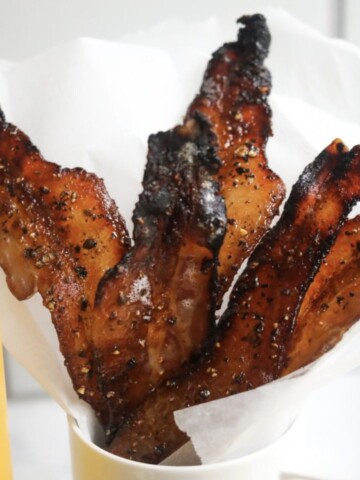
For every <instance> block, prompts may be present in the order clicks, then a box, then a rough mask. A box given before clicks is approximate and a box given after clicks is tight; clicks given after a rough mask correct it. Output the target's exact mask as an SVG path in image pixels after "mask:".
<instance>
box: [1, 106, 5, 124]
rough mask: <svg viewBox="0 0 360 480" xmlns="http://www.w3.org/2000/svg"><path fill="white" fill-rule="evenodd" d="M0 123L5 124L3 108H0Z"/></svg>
mask: <svg viewBox="0 0 360 480" xmlns="http://www.w3.org/2000/svg"><path fill="white" fill-rule="evenodd" d="M0 121H1V122H5V115H4V112H3V111H2V109H1V107H0Z"/></svg>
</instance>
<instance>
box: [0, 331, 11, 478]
mask: <svg viewBox="0 0 360 480" xmlns="http://www.w3.org/2000/svg"><path fill="white" fill-rule="evenodd" d="M1 345H2V344H1V332H0V478H1V480H11V479H12V468H11V458H10V442H9V431H8V423H7V414H6V390H5V374H4V362H3V354H2V347H1Z"/></svg>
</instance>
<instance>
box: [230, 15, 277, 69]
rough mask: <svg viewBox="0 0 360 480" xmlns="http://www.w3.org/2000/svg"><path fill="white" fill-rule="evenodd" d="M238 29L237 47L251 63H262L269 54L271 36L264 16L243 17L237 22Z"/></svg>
mask: <svg viewBox="0 0 360 480" xmlns="http://www.w3.org/2000/svg"><path fill="white" fill-rule="evenodd" d="M237 23H239V24H240V25H241V26H240V29H239V33H238V42H237V43H238V46H239V48H240V49H241V50H242V51H244V52H245V53H247V54H248V55H249V56H250V57H251V58H252V60H253V61H255V62H257V63H262V62H263V61H264V59H265V58H266V57H267V56H268V54H269V47H270V42H271V35H270V31H269V28H268V26H267V23H266V18H265V17H264V15H261V14H260V13H257V14H255V15H243V16H242V17H240V18H239V19H238V20H237Z"/></svg>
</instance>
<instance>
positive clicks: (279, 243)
mask: <svg viewBox="0 0 360 480" xmlns="http://www.w3.org/2000/svg"><path fill="white" fill-rule="evenodd" d="M358 150H359V149H357V150H356V149H354V150H353V151H352V152H350V153H347V152H346V149H345V147H344V145H343V144H342V143H341V142H340V141H339V140H337V141H334V142H333V143H332V144H331V145H330V146H329V147H328V148H327V149H326V150H325V151H324V152H322V153H321V154H320V155H319V157H318V158H317V159H316V160H315V161H314V162H313V163H312V164H310V165H309V166H308V167H307V168H306V169H305V170H304V172H303V174H302V175H301V177H300V178H299V180H298V182H297V183H296V184H295V186H294V187H293V189H292V192H291V194H290V197H289V199H288V201H287V202H286V205H285V208H284V212H283V214H282V215H281V217H280V220H279V221H278V223H277V225H276V226H275V227H273V228H272V229H271V230H270V231H269V232H268V233H267V234H266V235H265V237H264V238H263V239H262V241H261V243H260V244H259V246H258V247H257V248H256V250H255V251H254V253H253V254H252V255H251V257H250V259H249V263H248V266H247V268H246V269H245V271H244V272H243V274H242V275H241V276H240V278H239V280H238V281H237V282H236V285H235V287H234V289H233V292H232V295H231V298H230V303H229V306H228V308H227V310H226V311H225V313H224V315H223V316H222V318H221V319H220V324H219V327H218V331H217V340H216V342H215V345H214V348H213V350H212V351H211V350H208V351H207V352H205V355H204V356H203V357H202V361H201V362H200V363H199V365H198V366H197V367H194V368H193V369H192V370H191V371H190V373H189V374H188V375H186V376H182V377H178V378H175V379H172V380H169V381H168V382H167V383H165V384H164V385H163V386H162V387H160V388H159V389H158V390H157V391H156V392H155V393H154V395H152V396H150V397H149V398H148V399H147V400H146V401H145V402H144V403H143V404H142V405H141V406H140V407H139V409H138V410H137V411H136V412H134V415H133V416H132V417H131V418H129V419H128V420H127V422H125V423H124V426H123V427H122V429H119V431H118V433H117V436H116V437H115V439H114V440H113V442H112V444H111V445H110V447H109V450H110V451H111V452H113V453H115V454H117V455H121V456H125V457H127V458H131V459H134V460H138V461H142V462H149V463H158V462H159V461H161V460H162V459H164V458H166V457H167V456H168V455H169V454H170V453H172V452H173V451H174V450H175V449H176V448H178V447H179V446H181V445H182V444H183V443H184V442H185V441H186V440H187V437H186V435H185V434H184V433H183V432H180V431H179V429H178V428H177V427H176V425H175V422H174V419H173V412H174V411H175V410H179V409H182V408H186V407H188V406H190V405H195V404H198V403H202V402H206V401H209V400H215V399H218V398H222V397H226V396H228V395H232V394H234V393H238V392H242V391H245V390H248V389H252V388H255V387H257V386H259V385H262V384H264V383H267V382H270V381H271V380H274V379H276V378H278V377H279V376H280V375H281V374H282V372H283V369H284V367H285V364H286V358H287V355H286V353H287V348H288V344H289V339H290V338H291V335H292V333H293V331H294V327H295V322H296V317H297V313H298V311H299V308H300V305H301V302H302V300H303V297H304V295H305V293H306V291H307V289H308V287H309V284H310V283H311V281H312V279H313V277H314V275H315V274H316V272H317V270H318V268H319V266H320V264H321V261H322V259H323V258H324V257H325V256H326V254H327V253H328V251H329V249H330V247H331V245H332V243H333V242H334V240H335V238H336V234H337V232H338V230H339V229H340V227H341V226H342V224H343V222H344V221H345V218H346V215H347V214H348V213H349V210H350V208H351V206H352V205H353V204H354V202H355V201H356V200H357V199H359V195H360V181H359V180H360V161H359V156H358V155H357V152H358Z"/></svg>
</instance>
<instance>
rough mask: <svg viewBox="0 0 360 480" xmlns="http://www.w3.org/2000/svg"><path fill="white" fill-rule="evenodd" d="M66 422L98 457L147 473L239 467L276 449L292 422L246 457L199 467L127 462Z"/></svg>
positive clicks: (71, 421) (75, 426)
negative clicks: (101, 456) (270, 441)
mask: <svg viewBox="0 0 360 480" xmlns="http://www.w3.org/2000/svg"><path fill="white" fill-rule="evenodd" d="M67 420H68V425H69V428H70V429H71V430H72V431H73V433H74V434H75V435H76V436H77V437H78V438H79V440H80V441H82V442H83V443H85V444H86V446H87V447H88V448H90V449H91V450H93V451H95V452H96V453H97V454H99V455H103V456H104V457H105V458H108V459H109V461H111V462H116V463H118V464H119V465H126V466H128V467H136V468H138V469H140V470H141V469H142V470H144V471H147V472H150V471H152V472H158V471H161V472H164V473H165V472H167V471H168V472H169V473H170V472H174V469H179V468H180V469H181V470H186V471H187V472H189V473H191V472H199V471H200V470H201V471H205V472H206V471H211V470H217V469H219V468H221V467H225V466H226V467H231V466H232V465H233V466H235V465H239V464H241V463H248V462H251V461H252V460H253V459H254V458H256V457H258V456H262V455H266V454H267V453H268V451H269V450H272V449H273V448H276V446H277V445H278V443H279V442H280V441H281V440H282V439H283V437H284V435H286V434H287V432H288V431H289V430H290V429H291V427H292V425H293V423H294V422H292V423H291V425H289V427H288V428H287V429H286V430H285V431H284V432H283V434H282V435H280V436H279V437H278V438H277V439H276V440H274V441H273V442H272V443H270V444H268V445H266V446H265V447H263V448H260V449H259V450H256V451H254V452H251V453H249V454H247V455H244V456H241V457H239V458H234V459H230V460H223V461H220V462H215V463H209V464H201V465H154V464H150V463H143V462H137V461H134V460H129V459H127V458H124V457H120V456H118V455H114V454H113V453H110V452H108V451H107V450H105V449H103V448H101V447H99V446H98V445H96V444H95V443H93V442H91V441H89V439H88V438H86V436H85V435H84V434H83V432H82V431H81V429H80V427H79V425H78V423H77V421H76V419H75V418H74V417H72V416H71V415H67Z"/></svg>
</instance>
